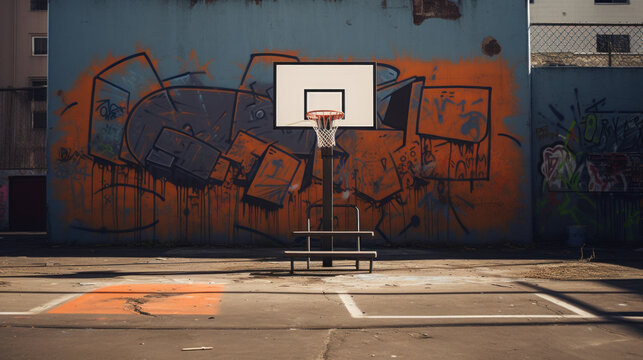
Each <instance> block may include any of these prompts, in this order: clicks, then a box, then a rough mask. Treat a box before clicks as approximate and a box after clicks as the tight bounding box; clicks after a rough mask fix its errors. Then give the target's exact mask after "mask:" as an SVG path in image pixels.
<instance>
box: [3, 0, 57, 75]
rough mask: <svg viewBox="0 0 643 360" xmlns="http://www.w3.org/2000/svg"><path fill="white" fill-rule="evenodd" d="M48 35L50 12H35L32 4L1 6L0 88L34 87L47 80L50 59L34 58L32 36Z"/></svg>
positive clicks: (7, 1)
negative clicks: (36, 81) (36, 80)
mask: <svg viewBox="0 0 643 360" xmlns="http://www.w3.org/2000/svg"><path fill="white" fill-rule="evenodd" d="M32 35H44V36H46V35H47V11H31V10H30V2H29V1H28V0H3V1H2V3H1V4H0V88H4V87H25V86H31V82H30V79H31V78H34V77H36V78H46V77H47V56H33V55H32V54H31V36H32Z"/></svg>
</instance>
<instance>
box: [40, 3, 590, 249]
mask: <svg viewBox="0 0 643 360" xmlns="http://www.w3.org/2000/svg"><path fill="white" fill-rule="evenodd" d="M425 3H431V4H432V5H431V6H428V5H426V4H425ZM509 3H510V2H506V1H502V0H496V1H486V2H484V4H483V3H480V2H477V1H474V0H471V1H440V2H435V4H433V3H432V2H430V1H424V2H421V1H420V2H415V1H407V0H404V1H403V0H399V1H391V0H388V1H382V2H375V1H366V0H364V1H339V2H336V1H301V0H299V1H295V0H290V1H289V0H279V1H232V0H230V1H223V0H220V1H197V0H193V1H178V0H176V1H166V2H157V1H140V2H130V1H113V2H104V1H66V2H54V3H52V4H51V8H50V15H51V16H50V18H51V20H50V27H51V30H50V34H51V35H50V56H51V59H50V74H51V77H50V84H51V86H50V89H51V90H50V91H51V92H52V94H51V98H53V99H52V101H50V108H49V111H50V119H51V121H52V125H51V129H50V132H49V146H48V151H49V152H48V156H49V177H48V198H49V199H48V200H49V207H50V211H49V214H50V224H51V225H50V226H51V231H50V232H51V237H52V239H53V240H54V241H75V242H101V243H111V242H120V243H141V244H145V243H163V244H211V245H229V246H235V245H247V244H250V245H273V246H286V245H288V246H290V245H293V244H296V243H298V242H301V241H302V240H303V239H296V238H292V237H291V236H290V232H291V231H292V230H295V229H301V228H303V227H304V226H305V223H306V209H307V208H308V207H309V206H311V205H314V204H320V203H321V198H322V193H321V172H322V171H321V167H322V166H321V155H320V151H319V150H318V149H317V147H316V137H315V133H314V131H313V130H299V129H294V130H282V129H279V130H276V129H274V127H273V123H274V119H273V95H274V92H273V63H275V62H303V61H317V62H319V61H375V62H377V81H376V82H377V106H376V107H377V127H376V129H370V130H353V129H350V130H349V129H341V128H340V130H339V131H338V133H337V147H336V149H335V150H336V151H335V160H334V167H335V169H334V174H335V178H334V197H335V203H336V204H356V205H357V206H358V207H359V208H360V209H361V226H362V228H363V229H374V230H375V231H376V234H377V237H376V240H375V242H374V243H373V244H371V245H403V244H417V245H430V244H436V243H450V244H454V243H455V244H458V243H492V242H505V241H517V242H525V241H530V240H531V237H530V236H529V235H528V234H525V232H524V231H521V230H522V229H525V228H531V216H530V215H529V214H530V208H531V202H530V190H529V189H530V188H531V183H530V181H529V175H530V170H529V168H528V165H527V164H528V161H529V156H528V151H529V149H530V139H529V135H528V134H529V129H528V114H529V107H530V102H529V86H528V62H527V32H526V29H527V10H526V6H527V5H526V3H524V4H523V3H522V2H511V3H512V4H509ZM424 5H426V6H428V8H427V9H424V8H423V6H424ZM436 7H437V8H436ZM443 7H444V8H443ZM438 10H439V11H438ZM447 10H448V11H447ZM455 10H457V16H454V15H453V14H455ZM442 13H444V14H446V15H444V16H441V15H440V14H442ZM490 13H497V14H499V13H502V14H505V15H506V14H511V15H512V16H502V17H498V16H494V17H489V15H488V14H490ZM449 14H450V15H449ZM112 15H113V16H112ZM447 15H448V16H447ZM72 19H73V21H72ZM108 29H109V30H108ZM523 33H524V36H516V35H515V34H523ZM597 164H598V162H597ZM597 166H600V165H597ZM335 215H336V219H335V226H336V228H346V229H348V228H352V227H354V226H355V222H354V219H353V218H351V217H350V216H349V215H350V214H346V213H343V212H342V211H341V210H337V211H336V213H335ZM320 223H321V212H317V213H316V212H315V211H313V213H312V226H313V227H319V226H320ZM518 234H519V235H518Z"/></svg>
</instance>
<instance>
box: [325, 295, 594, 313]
mask: <svg viewBox="0 0 643 360" xmlns="http://www.w3.org/2000/svg"><path fill="white" fill-rule="evenodd" d="M337 295H338V296H339V298H340V299H341V300H342V302H343V303H344V306H345V307H346V310H348V312H349V313H350V314H351V317H352V318H354V319H527V318H530V319H587V318H595V317H596V316H595V315H593V314H590V313H588V312H586V311H583V310H581V309H579V308H577V307H575V306H573V305H570V304H568V303H566V302H563V301H561V300H558V299H555V298H553V297H551V296H549V295H545V294H540V293H536V295H538V296H541V297H542V298H543V299H545V300H548V301H552V300H551V299H553V300H555V301H552V302H553V303H554V304H556V305H559V306H562V307H564V308H566V309H568V310H570V311H572V312H575V313H576V314H574V315H561V314H558V315H522V314H518V315H364V312H363V311H362V310H360V308H359V307H358V306H357V304H356V303H355V300H353V298H352V297H351V296H350V295H349V294H347V293H345V292H338V293H337ZM572 309H573V310H572Z"/></svg>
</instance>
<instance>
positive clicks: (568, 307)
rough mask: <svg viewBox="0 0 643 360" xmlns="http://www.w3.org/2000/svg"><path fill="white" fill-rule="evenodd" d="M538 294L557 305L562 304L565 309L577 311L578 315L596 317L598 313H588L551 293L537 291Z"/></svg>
mask: <svg viewBox="0 0 643 360" xmlns="http://www.w3.org/2000/svg"><path fill="white" fill-rule="evenodd" d="M536 295H537V296H540V297H541V298H543V299H545V300H547V301H549V302H552V303H554V304H556V305H558V306H560V307H562V308H565V309H567V310H569V311H571V312H573V313H576V314H578V315H580V316H582V317H584V318H595V317H596V315H594V314H590V313H588V312H587V311H585V310H583V309H581V308H578V307H576V306H574V305H572V304H570V303H566V302H564V301H562V300H560V299H557V298H555V297H553V296H551V295H547V294H542V293H536Z"/></svg>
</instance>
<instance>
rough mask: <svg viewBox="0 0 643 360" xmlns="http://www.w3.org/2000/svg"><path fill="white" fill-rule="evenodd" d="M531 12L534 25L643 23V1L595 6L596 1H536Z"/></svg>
mask: <svg viewBox="0 0 643 360" xmlns="http://www.w3.org/2000/svg"><path fill="white" fill-rule="evenodd" d="M529 11H530V14H529V17H530V19H531V22H532V23H539V22H554V23H630V24H640V23H641V22H643V0H629V2H628V3H627V4H595V3H594V0H564V1H561V0H534V3H533V4H530V5H529Z"/></svg>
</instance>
